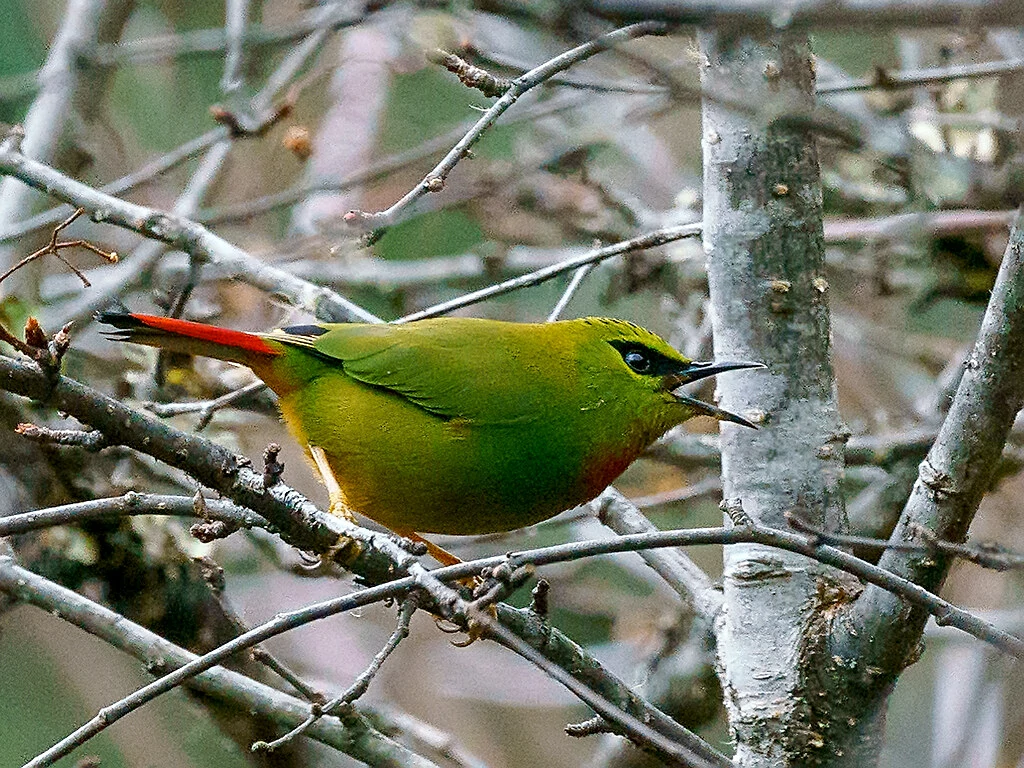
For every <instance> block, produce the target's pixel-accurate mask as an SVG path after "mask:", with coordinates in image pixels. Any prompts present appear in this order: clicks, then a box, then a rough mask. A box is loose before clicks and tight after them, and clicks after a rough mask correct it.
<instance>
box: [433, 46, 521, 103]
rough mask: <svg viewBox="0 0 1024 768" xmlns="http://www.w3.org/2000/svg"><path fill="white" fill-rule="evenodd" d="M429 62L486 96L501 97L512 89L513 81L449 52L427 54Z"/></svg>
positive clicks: (438, 51)
mask: <svg viewBox="0 0 1024 768" xmlns="http://www.w3.org/2000/svg"><path fill="white" fill-rule="evenodd" d="M427 60H428V61H429V62H431V63H432V64H438V65H440V66H442V67H444V68H445V69H447V70H448V71H449V72H451V73H452V74H453V75H455V76H456V77H457V78H459V81H460V82H461V83H462V84H463V85H464V86H466V87H467V88H474V89H476V90H478V91H480V92H481V93H482V94H483V95H484V96H488V97H494V96H501V95H503V94H504V93H505V92H506V91H508V89H509V88H511V87H512V81H511V80H508V79H507V78H504V77H498V76H497V75H492V74H491V73H490V72H488V71H487V70H486V69H484V68H483V67H478V66H476V65H474V64H470V63H469V62H468V61H466V60H465V59H463V58H462V57H461V56H457V55H456V54H454V53H450V52H449V51H445V50H442V49H441V48H435V49H434V50H432V51H428V52H427Z"/></svg>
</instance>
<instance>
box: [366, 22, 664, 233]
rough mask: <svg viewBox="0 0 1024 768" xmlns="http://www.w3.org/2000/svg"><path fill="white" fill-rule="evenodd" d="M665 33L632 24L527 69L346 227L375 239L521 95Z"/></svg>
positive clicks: (436, 187)
mask: <svg viewBox="0 0 1024 768" xmlns="http://www.w3.org/2000/svg"><path fill="white" fill-rule="evenodd" d="M665 30H666V27H665V26H664V25H663V24H658V23H653V22H640V23H638V24H632V25H630V26H627V27H623V28H622V29H617V30H615V31H614V32H609V33H608V34H607V35H602V36H601V37H599V38H597V39H596V40H592V41H590V42H588V43H584V44H583V45H581V46H578V47H576V48H573V49H572V50H571V51H567V52H565V53H563V54H561V55H560V56H556V57H555V58H553V59H551V60H550V61H547V62H545V63H544V64H541V65H540V66H539V67H536V68H534V69H531V70H530V71H529V72H527V73H526V74H525V75H522V76H521V77H517V78H516V79H515V80H513V81H512V84H511V87H510V88H509V89H508V90H507V91H506V92H505V93H504V95H503V96H502V97H501V98H500V99H498V101H496V102H495V103H494V104H493V105H492V106H491V107H490V108H489V109H488V110H487V111H486V112H485V113H484V114H483V116H482V117H481V118H480V119H479V120H478V121H477V122H476V124H475V125H474V126H473V127H472V128H471V129H470V130H469V132H468V133H466V135H465V136H463V137H462V140H461V141H459V143H457V144H456V145H455V146H454V147H452V149H451V151H449V152H448V154H447V155H445V156H444V158H443V159H442V160H441V162H439V163H438V164H437V165H435V166H434V167H433V168H432V169H431V170H430V172H429V173H427V175H426V176H424V177H423V180H422V181H421V182H420V183H419V184H417V185H416V186H415V187H413V189H411V190H410V191H409V192H408V193H406V194H405V195H404V196H403V197H402V198H401V199H400V200H399V201H398V202H396V203H395V204H393V205H392V206H391V207H390V208H388V209H386V210H384V211H380V212H379V213H373V214H367V213H362V212H359V211H353V212H352V213H350V214H349V215H348V216H347V217H346V218H347V219H348V220H349V221H350V223H352V224H358V225H359V226H361V227H363V228H364V229H367V230H375V231H376V232H377V233H378V234H377V236H379V234H380V233H381V232H382V231H383V229H385V228H387V227H390V226H392V225H394V224H396V223H398V222H399V221H400V220H401V218H402V216H403V215H404V214H405V212H406V210H407V209H408V208H410V207H411V206H412V205H413V204H415V203H416V202H417V201H418V200H419V199H420V198H421V197H423V196H424V195H426V194H428V193H430V192H439V191H440V190H442V189H444V184H445V181H446V180H447V178H448V174H450V173H451V172H452V170H453V169H454V168H455V166H456V165H458V163H459V161H460V160H462V159H463V158H464V157H466V155H467V154H468V152H469V150H470V149H471V148H472V147H473V145H474V144H476V143H477V141H479V140H480V137H481V136H483V134H484V132H485V131H487V129H488V128H490V127H491V126H492V125H493V124H494V123H495V122H496V121H497V119H498V118H499V117H500V116H501V115H502V113H503V112H505V110H507V109H508V108H509V107H511V106H512V105H513V104H515V103H516V101H518V99H519V97H520V96H522V95H523V94H524V93H526V92H527V91H529V90H530V89H531V88H534V87H536V86H537V85H540V84H541V83H543V82H544V81H545V80H547V79H549V78H551V77H552V76H554V75H556V74H558V73H559V72H562V71H564V70H566V69H568V68H569V67H571V66H573V65H574V64H578V63H579V62H581V61H584V60H586V59H588V58H590V57H591V56H594V55H596V54H598V53H601V52H602V51H606V50H608V49H609V48H613V47H615V46H617V45H621V44H622V43H624V42H626V41H627V40H633V39H635V38H637V37H643V36H645V35H654V34H663V33H664V32H665Z"/></svg>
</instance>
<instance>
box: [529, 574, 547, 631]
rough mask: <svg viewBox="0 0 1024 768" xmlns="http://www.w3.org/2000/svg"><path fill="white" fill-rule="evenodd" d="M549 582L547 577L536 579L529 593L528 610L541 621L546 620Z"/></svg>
mask: <svg viewBox="0 0 1024 768" xmlns="http://www.w3.org/2000/svg"><path fill="white" fill-rule="evenodd" d="M550 593H551V583H550V582H549V581H548V580H547V579H537V584H536V586H534V588H533V591H532V592H531V593H530V611H531V612H532V613H533V614H534V615H535V616H536V617H537V618H538V619H540V620H541V621H543V622H545V623H546V622H547V621H548V614H549V610H550V603H549V601H548V598H549V596H550Z"/></svg>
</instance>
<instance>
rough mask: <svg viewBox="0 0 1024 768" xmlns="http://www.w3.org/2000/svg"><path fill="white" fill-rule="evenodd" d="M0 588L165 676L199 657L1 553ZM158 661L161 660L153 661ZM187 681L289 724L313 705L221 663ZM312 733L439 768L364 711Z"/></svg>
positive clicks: (371, 755)
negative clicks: (384, 732) (369, 719)
mask: <svg viewBox="0 0 1024 768" xmlns="http://www.w3.org/2000/svg"><path fill="white" fill-rule="evenodd" d="M0 590H2V591H3V592H6V593H7V594H10V595H13V596H15V597H17V598H18V599H19V600H22V601H24V602H26V603H30V604H32V605H35V606H37V607H38V608H42V609H43V610H45V611H47V612H48V613H54V614H57V615H59V616H60V617H61V618H63V619H65V620H66V621H70V622H71V623H73V624H75V625H76V626H79V627H81V628H82V629H84V630H86V631H87V632H89V633H91V634H93V635H96V636H97V637H99V638H101V639H103V640H105V641H106V642H108V643H110V644H111V645H113V646H114V647H116V648H119V649H121V650H123V651H126V652H127V653H130V654H132V655H133V656H135V657H136V658H137V659H139V660H141V661H143V662H144V663H145V664H147V666H148V668H149V669H150V671H151V672H152V673H154V674H157V675H159V674H162V673H163V672H165V671H166V670H167V669H168V668H170V669H177V668H181V667H182V666H183V665H187V664H189V663H191V662H193V660H194V659H195V658H196V656H195V654H192V653H189V652H188V651H186V650H184V649H182V648H179V647H178V646H176V645H174V644H173V643H170V642H168V641H167V640H165V639H163V638H162V637H160V636H159V635H157V634H155V633H153V632H150V631H149V630H147V629H145V628H144V627H141V626H139V625H138V624H135V623H134V622H132V621H129V620H128V619H126V618H125V617H123V616H120V615H119V614H117V613H115V612H114V611H112V610H110V609H109V608H105V607H104V606H102V605H99V604H98V603H94V602H92V601H91V600H88V599H87V598H85V597H82V596H81V595H79V594H77V593H75V592H73V591H71V590H69V589H65V588H64V587H61V586H59V585H57V584H55V583H53V582H51V581H49V580H48V579H44V578H43V577H42V576H37V575H36V574H34V573H32V572H31V571H28V570H25V569H24V568H20V567H18V566H17V565H15V563H14V561H13V559H12V558H10V557H0ZM154 659H159V660H160V661H158V662H154ZM187 684H188V685H190V686H191V687H194V688H195V689H196V690H198V691H201V692H203V693H205V694H208V695H210V696H213V697H214V698H216V699H219V700H221V701H225V702H228V703H230V704H233V705H235V706H236V707H238V708H239V710H241V711H243V712H253V713H255V714H259V715H262V716H264V717H269V718H270V719H272V720H273V721H275V722H277V723H280V724H281V725H283V726H285V727H289V728H290V727H293V726H294V725H296V724H297V723H299V722H301V721H302V720H303V718H304V717H305V716H306V713H307V711H308V705H306V704H304V703H303V702H301V701H299V700H297V699H295V698H293V697H291V696H288V695H287V694H284V693H281V692H280V691H276V690H274V689H273V688H271V687H270V686H267V685H263V684H262V683H258V682H256V681H255V680H251V679H249V678H247V677H245V676H243V675H240V674H238V673H237V672H231V671H229V670H226V669H223V668H219V667H218V668H210V669H209V670H208V671H206V672H205V673H204V674H202V675H199V676H195V677H190V678H188V679H187ZM106 711H107V710H103V711H101V713H100V715H99V716H97V718H96V719H95V721H94V722H96V725H95V727H96V728H97V732H99V731H100V730H103V728H105V727H106V726H107V725H109V724H110V723H113V722H115V721H116V720H117V719H118V717H117V716H114V717H112V718H111V719H109V720H108V719H107V718H106V717H104V713H105V712H106ZM111 714H114V713H111ZM307 735H308V736H310V738H313V739H315V740H317V741H319V742H322V743H324V744H327V745H328V746H332V747H334V748H335V749H338V750H340V751H341V752H344V753H346V754H349V755H351V756H352V757H354V758H356V759H357V760H361V761H364V762H366V763H367V764H368V765H373V766H393V765H396V764H397V765H402V766H410V767H411V766H415V767H416V768H436V766H435V765H434V764H433V763H431V762H430V761H429V760H426V759H425V758H422V757H420V756H419V755H417V754H415V753H414V752H410V751H409V750H408V749H406V748H405V747H402V746H401V745H399V744H398V743H396V742H394V741H392V740H391V739H389V738H387V737H386V736H384V735H382V734H381V733H379V732H378V731H376V730H375V729H373V728H372V727H370V725H369V723H367V722H366V720H365V719H364V718H363V717H362V716H361V715H356V716H353V717H350V718H346V720H345V722H344V724H342V723H341V722H339V721H337V720H335V719H333V718H332V719H322V720H321V721H320V722H318V723H315V724H313V726H312V727H310V729H309V730H308V732H307ZM51 751H52V750H51ZM53 759H56V758H51V757H50V755H49V753H43V754H41V755H39V756H37V757H36V758H34V759H33V760H31V761H29V762H28V763H27V765H28V766H44V765H51V764H52V762H53Z"/></svg>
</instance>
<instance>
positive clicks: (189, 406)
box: [142, 381, 267, 432]
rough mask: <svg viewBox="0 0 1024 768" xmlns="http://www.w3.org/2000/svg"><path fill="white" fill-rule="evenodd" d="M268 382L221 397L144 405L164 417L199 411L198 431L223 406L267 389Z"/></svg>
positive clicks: (201, 429) (207, 423)
mask: <svg viewBox="0 0 1024 768" xmlns="http://www.w3.org/2000/svg"><path fill="white" fill-rule="evenodd" d="M266 386H267V385H266V384H264V383H263V382H262V381H254V382H252V383H251V384H246V385H245V386H244V387H239V388H238V389H233V390H231V391H230V392H227V393H225V394H223V395H221V396H220V397H215V398H213V399H211V400H197V401H195V402H191V403H149V402H147V403H143V404H142V407H143V408H145V409H146V410H147V411H149V412H150V413H152V414H153V415H155V416H159V417H160V418H162V419H165V418H168V417H171V416H180V415H181V414H183V413H198V414H199V421H197V422H196V427H195V429H196V431H197V432H202V431H203V430H204V429H205V428H206V427H207V426H208V425H209V423H210V421H211V420H212V419H213V416H214V414H216V413H217V411H219V410H221V409H222V408H226V407H228V406H229V405H233V404H234V403H236V402H238V401H239V400H243V399H244V398H246V397H248V396H249V395H252V394H255V393H256V392H259V391H261V390H263V389H266Z"/></svg>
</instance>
